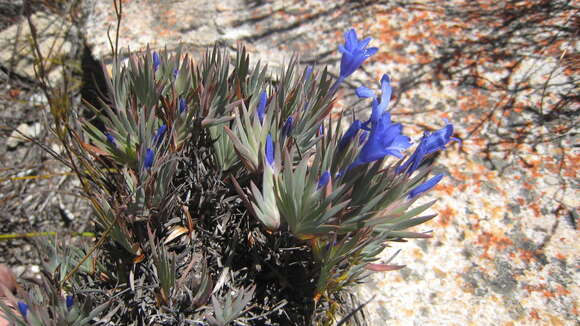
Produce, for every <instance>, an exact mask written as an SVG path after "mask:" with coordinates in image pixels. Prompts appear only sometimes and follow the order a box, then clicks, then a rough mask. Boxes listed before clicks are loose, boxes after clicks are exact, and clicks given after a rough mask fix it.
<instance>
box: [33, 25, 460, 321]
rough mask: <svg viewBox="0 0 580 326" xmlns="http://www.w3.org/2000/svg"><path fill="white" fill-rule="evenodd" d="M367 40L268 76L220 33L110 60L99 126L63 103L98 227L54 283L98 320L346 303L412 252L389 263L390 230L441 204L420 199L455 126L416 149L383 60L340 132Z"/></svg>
mask: <svg viewBox="0 0 580 326" xmlns="http://www.w3.org/2000/svg"><path fill="white" fill-rule="evenodd" d="M370 40H371V39H370V38H366V39H362V40H359V39H358V38H357V35H356V33H355V31H354V30H349V31H347V32H346V34H345V44H343V45H340V46H339V50H340V52H341V53H342V60H341V63H340V74H339V77H338V78H334V77H332V75H331V74H329V73H328V72H327V70H326V69H324V70H322V71H318V70H316V69H313V68H312V67H305V68H302V67H300V66H299V64H298V61H297V59H296V58H293V59H292V60H290V62H289V64H288V65H287V66H286V67H285V69H284V70H283V71H282V72H281V73H280V75H279V76H272V75H270V74H269V73H268V70H267V67H264V66H262V65H261V64H260V63H257V64H256V65H254V66H253V67H251V66H250V58H249V55H248V54H247V53H246V51H245V49H244V48H240V49H239V50H238V51H237V54H236V56H235V59H233V57H232V59H230V57H229V56H228V55H227V53H226V52H224V51H222V50H219V49H217V48H214V49H213V50H208V51H207V53H206V54H205V55H204V56H203V58H201V60H200V61H199V62H194V61H193V60H191V59H189V58H188V56H187V55H182V54H181V53H180V52H179V51H177V53H175V54H173V55H170V54H168V53H166V52H161V53H158V52H150V51H147V52H146V53H145V54H142V55H135V54H133V55H129V56H128V61H126V62H123V61H122V60H121V59H120V58H116V60H114V62H113V63H112V68H111V70H112V74H111V76H110V77H109V78H108V90H107V92H106V94H107V96H105V97H104V98H103V101H102V103H101V104H102V105H99V106H91V110H92V111H93V112H94V114H95V115H96V117H97V118H98V120H99V121H100V122H102V124H103V125H104V126H105V130H102V129H98V128H97V127H96V126H95V125H96V124H95V123H94V122H93V121H85V120H83V121H81V123H80V124H81V125H82V128H83V132H78V131H76V130H74V128H72V127H70V126H71V125H73V124H74V122H71V119H72V118H71V117H70V116H67V115H65V114H61V115H60V116H56V120H57V127H56V131H57V132H61V133H62V134H63V135H65V136H66V135H68V136H66V137H65V138H66V139H68V140H69V141H70V142H71V145H69V146H68V147H67V148H68V151H69V152H70V153H71V155H70V156H71V160H72V157H74V162H76V163H74V164H75V165H74V166H75V169H76V171H77V172H78V174H79V176H80V177H81V181H82V182H83V186H84V189H85V191H86V192H87V193H86V195H87V196H88V197H90V200H91V202H92V204H93V206H94V208H95V219H94V222H95V224H96V230H97V234H99V237H98V239H99V240H98V241H97V242H96V243H95V244H93V245H92V246H91V247H92V248H91V249H88V248H87V249H82V250H81V249H78V248H77V249H76V251H75V252H77V254H76V255H74V256H73V257H76V258H77V260H76V264H77V265H79V266H82V268H74V267H73V268H68V269H66V273H64V274H66V277H65V276H62V275H61V274H63V273H60V274H59V275H61V276H60V277H59V279H58V280H56V282H57V283H58V285H59V288H60V289H61V290H62V291H64V292H66V293H68V294H70V295H73V296H74V298H75V300H76V301H75V302H77V304H79V305H83V304H84V305H85V306H86V303H87V302H90V303H91V304H92V305H93V308H94V309H97V311H98V312H99V313H98V314H96V316H91V315H90V314H91V311H90V309H88V310H87V309H86V308H84V310H83V311H86V313H85V315H86V316H91V318H92V322H91V323H92V324H99V325H101V324H102V325H228V324H235V325H258V324H267V325H332V324H333V323H336V322H338V321H340V320H341V319H340V318H342V317H344V316H352V314H350V315H349V313H350V312H351V311H352V310H354V309H355V308H356V307H357V301H356V298H355V297H354V296H353V295H352V294H351V293H350V292H352V288H353V286H354V285H356V284H357V283H360V282H361V281H363V280H364V278H365V277H366V276H367V275H368V274H369V273H370V272H380V271H390V270H396V269H399V268H402V267H403V266H399V265H392V264H390V263H389V261H390V260H389V261H386V262H385V261H380V257H379V254H380V253H381V252H382V251H383V249H385V248H387V247H388V246H389V242H391V241H404V239H408V238H429V237H430V234H429V233H417V232H411V231H408V229H409V228H411V227H413V226H416V225H419V224H421V223H424V222H426V221H428V220H430V219H432V218H433V217H434V215H424V214H425V211H426V210H427V209H428V208H429V207H430V206H431V205H432V204H433V202H428V203H426V204H422V205H414V203H415V202H416V201H417V199H419V198H420V197H421V196H422V195H423V194H424V193H426V192H427V191H428V190H430V189H431V188H433V187H434V186H435V185H436V184H437V183H438V182H439V181H440V180H441V178H442V176H443V175H442V174H438V175H435V176H433V177H430V172H431V170H432V167H431V166H432V163H433V160H432V159H431V158H432V157H433V154H434V153H436V152H438V151H440V150H442V149H444V148H445V146H446V144H448V143H449V142H450V141H451V140H452V139H453V138H452V133H453V126H452V125H451V124H446V126H444V127H443V128H442V129H440V130H437V131H435V132H433V133H429V132H426V133H425V134H424V135H423V137H422V138H420V140H419V141H418V142H417V144H416V145H415V146H414V150H413V151H410V148H411V147H412V146H413V145H412V143H411V140H410V138H409V137H407V136H405V135H403V133H402V129H403V127H402V125H401V124H398V123H393V122H392V121H391V114H390V111H389V101H390V98H391V81H390V79H389V77H388V76H387V75H384V76H383V78H382V79H381V80H380V83H379V88H380V91H377V92H375V91H373V90H372V89H370V88H367V87H364V86H361V87H359V88H358V89H357V90H356V94H357V95H358V96H359V97H360V98H364V99H366V101H368V102H369V104H370V107H371V114H370V119H368V120H367V121H364V120H357V119H355V120H354V121H348V122H350V126H349V127H348V128H347V129H346V131H343V129H342V127H341V126H342V125H345V122H347V121H342V119H344V116H343V115H341V114H336V115H331V112H332V111H333V105H334V102H335V95H336V93H337V91H338V89H339V88H340V87H341V85H343V81H344V80H345V79H346V78H347V77H348V76H350V75H351V74H352V73H354V72H355V71H356V70H357V69H358V68H359V67H360V66H361V64H362V63H363V62H364V61H365V60H366V59H367V58H369V57H370V56H372V55H373V54H374V53H376V52H377V51H378V49H377V48H372V47H371V48H369V47H368V44H369V42H370ZM339 113H340V112H339ZM53 115H54V114H53ZM332 117H337V118H336V119H333V118H332ZM59 128H61V129H59ZM67 137H68V138H67ZM71 162H72V161H71ZM78 251H81V252H82V254H81V255H79V254H78ZM83 255H84V256H85V258H87V257H88V258H87V259H81V258H82V257H83ZM69 260H70V259H69ZM69 265H70V262H69V264H68V265H67V266H69ZM74 265H75V264H72V266H74ZM52 277H53V278H54V276H52ZM27 304H28V305H29V306H30V305H34V306H35V307H36V306H37V305H35V303H33V302H27ZM103 304H106V305H107V309H106V311H105V312H102V313H101V312H100V311H101V310H100V309H103V308H102V305H103ZM82 307H84V306H82ZM36 309H37V310H35V311H36V313H37V314H40V313H41V312H40V310H41V308H36ZM39 309H40V310H39ZM31 313H33V312H31V311H28V314H29V317H28V320H31V317H30V314H31ZM93 315H95V314H93ZM341 316H342V317H341ZM347 322H348V323H353V324H357V323H362V322H363V321H362V320H361V319H360V316H355V318H351V319H349V320H348V321H347ZM59 325H60V324H59Z"/></svg>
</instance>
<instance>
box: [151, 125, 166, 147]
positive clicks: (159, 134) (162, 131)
mask: <svg viewBox="0 0 580 326" xmlns="http://www.w3.org/2000/svg"><path fill="white" fill-rule="evenodd" d="M165 131H167V126H166V125H165V124H162V125H161V127H159V129H157V132H156V133H155V136H153V145H155V146H159V144H161V141H162V140H163V136H164V135H165Z"/></svg>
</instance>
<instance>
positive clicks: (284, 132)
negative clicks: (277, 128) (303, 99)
mask: <svg viewBox="0 0 580 326" xmlns="http://www.w3.org/2000/svg"><path fill="white" fill-rule="evenodd" d="M293 122H294V118H292V117H288V119H287V120H286V122H285V123H284V126H283V127H282V135H284V137H288V136H290V133H291V132H292V123H293Z"/></svg>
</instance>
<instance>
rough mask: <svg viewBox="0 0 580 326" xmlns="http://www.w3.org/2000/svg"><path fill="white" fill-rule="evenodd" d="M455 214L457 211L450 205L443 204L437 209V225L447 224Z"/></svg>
mask: <svg viewBox="0 0 580 326" xmlns="http://www.w3.org/2000/svg"><path fill="white" fill-rule="evenodd" d="M455 215H457V211H456V210H455V209H454V208H453V207H451V206H445V208H443V209H442V210H440V211H439V225H441V226H443V227H447V226H449V222H450V221H451V219H452V218H453V217H454V216H455Z"/></svg>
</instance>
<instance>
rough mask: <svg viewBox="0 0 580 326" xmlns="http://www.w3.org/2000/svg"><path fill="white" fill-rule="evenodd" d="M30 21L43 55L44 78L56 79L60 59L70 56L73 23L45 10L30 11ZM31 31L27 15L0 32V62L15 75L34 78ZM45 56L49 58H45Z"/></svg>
mask: <svg viewBox="0 0 580 326" xmlns="http://www.w3.org/2000/svg"><path fill="white" fill-rule="evenodd" d="M30 22H31V23H32V25H33V26H34V28H35V34H36V35H37V40H38V49H39V51H40V53H41V54H42V56H43V58H44V59H45V60H44V62H45V67H46V70H47V77H48V80H49V81H50V82H51V83H52V84H55V83H58V82H59V81H60V78H61V76H62V73H61V72H60V71H55V70H54V68H55V67H59V66H60V65H61V64H62V63H63V62H64V61H66V60H68V59H69V58H71V57H73V56H74V51H75V50H76V48H77V47H78V46H75V44H76V43H75V37H77V34H76V29H75V26H74V25H73V24H72V23H70V22H68V21H67V20H64V19H62V17H61V16H59V15H55V14H49V13H46V12H42V11H40V12H37V13H34V14H33V15H31V17H30ZM31 40H32V32H31V29H30V25H29V23H28V21H27V19H20V20H19V21H18V22H17V23H16V24H13V25H11V26H10V27H8V28H7V29H5V30H3V31H2V32H1V33H0V66H1V67H3V68H4V69H7V70H8V71H12V72H14V73H16V74H18V75H19V76H22V77H26V78H29V79H35V78H36V72H35V69H37V67H35V60H36V58H37V57H38V56H37V54H35V53H33V51H32V50H31V43H30V42H31ZM46 58H51V59H50V60H46Z"/></svg>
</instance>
